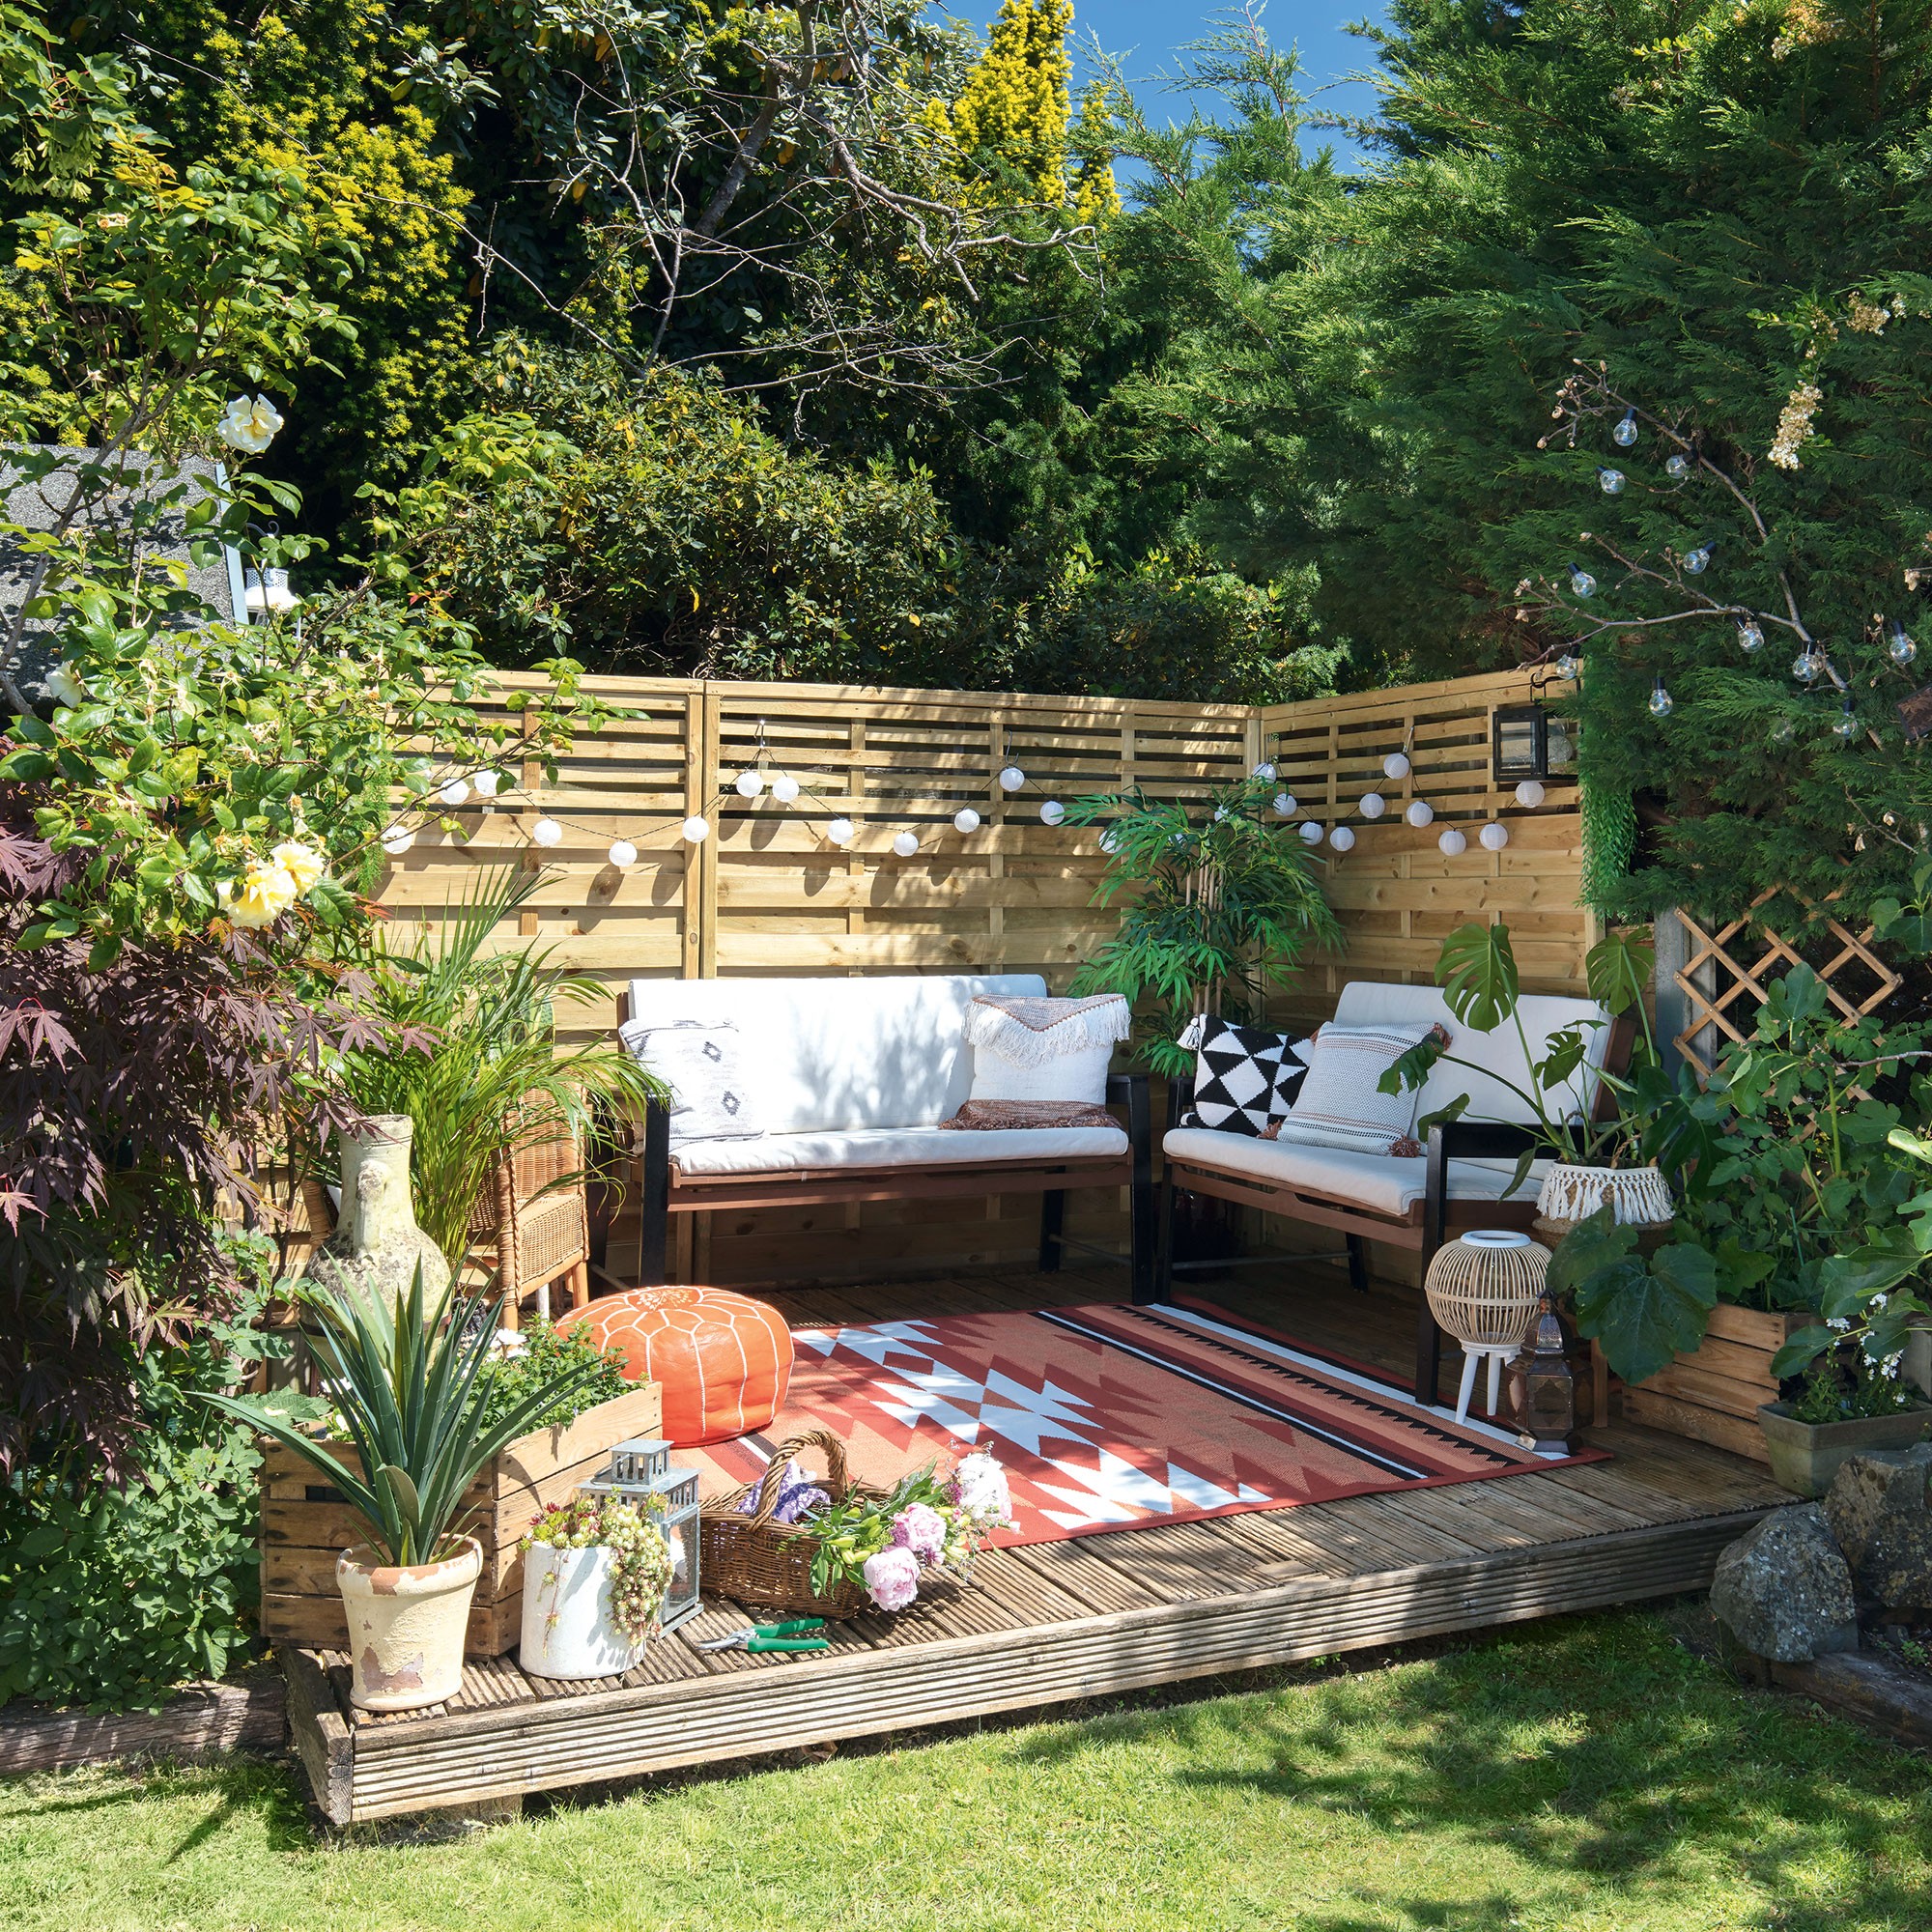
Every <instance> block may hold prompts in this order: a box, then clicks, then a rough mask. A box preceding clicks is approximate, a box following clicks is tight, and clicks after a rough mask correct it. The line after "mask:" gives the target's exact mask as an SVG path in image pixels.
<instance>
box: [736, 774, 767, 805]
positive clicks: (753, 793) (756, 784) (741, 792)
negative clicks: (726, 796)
mask: <svg viewBox="0 0 1932 1932" xmlns="http://www.w3.org/2000/svg"><path fill="white" fill-rule="evenodd" d="M764 788H765V775H764V773H762V772H760V771H757V770H755V769H753V770H751V771H743V772H740V773H739V774H738V777H737V779H736V781H734V782H733V784H732V786H731V789H732V790H733V791H735V792H736V793H737V794H738V796H739V797H740V798H756V797H757V796H758V794H759V793H760V792H761V791H763V790H764Z"/></svg>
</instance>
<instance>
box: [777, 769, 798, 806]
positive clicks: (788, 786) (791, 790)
mask: <svg viewBox="0 0 1932 1932" xmlns="http://www.w3.org/2000/svg"><path fill="white" fill-rule="evenodd" d="M772 796H773V797H774V798H775V799H777V800H778V802H779V803H780V804H781V805H790V804H791V803H792V802H793V801H794V800H795V799H796V798H797V797H798V781H797V780H796V779H795V778H792V777H790V776H789V775H788V774H786V773H783V772H781V773H780V774H779V776H778V777H777V778H775V779H774V780H773V781H772Z"/></svg>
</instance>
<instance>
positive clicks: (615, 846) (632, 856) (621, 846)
mask: <svg viewBox="0 0 1932 1932" xmlns="http://www.w3.org/2000/svg"><path fill="white" fill-rule="evenodd" d="M610 858H611V865H613V866H615V867H616V868H617V869H618V871H620V872H621V871H623V870H624V869H625V868H626V867H630V866H635V865H636V864H637V863H638V848H637V847H636V846H635V845H633V844H632V843H631V841H630V840H629V839H628V838H613V839H611V853H610Z"/></svg>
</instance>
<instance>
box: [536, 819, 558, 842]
mask: <svg viewBox="0 0 1932 1932" xmlns="http://www.w3.org/2000/svg"><path fill="white" fill-rule="evenodd" d="M530 837H531V838H534V839H535V840H536V842H537V843H538V844H539V845H561V844H562V843H563V827H562V826H560V825H559V824H558V823H557V822H556V820H555V819H554V818H540V819H538V820H537V822H536V823H535V824H534V825H532V826H531V827H530Z"/></svg>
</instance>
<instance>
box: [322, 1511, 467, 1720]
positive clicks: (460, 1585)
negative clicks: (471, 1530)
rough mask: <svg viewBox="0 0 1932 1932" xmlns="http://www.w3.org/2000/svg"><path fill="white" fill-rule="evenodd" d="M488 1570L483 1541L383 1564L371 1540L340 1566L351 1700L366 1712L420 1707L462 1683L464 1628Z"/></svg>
mask: <svg viewBox="0 0 1932 1932" xmlns="http://www.w3.org/2000/svg"><path fill="white" fill-rule="evenodd" d="M482 1568H483V1546H482V1545H481V1544H479V1543H478V1542H477V1541H476V1539H475V1538H474V1537H473V1536H466V1537H461V1538H459V1539H458V1548H457V1552H456V1554H455V1555H454V1556H445V1557H443V1558H442V1559H441V1560H440V1561H439V1562H436V1563H412V1564H408V1565H406V1566H403V1565H397V1564H393V1563H383V1562H380V1561H378V1560H377V1557H376V1552H375V1551H374V1550H373V1549H371V1548H369V1547H368V1545H367V1544H358V1545H356V1547H355V1548H354V1549H345V1550H344V1551H343V1552H342V1554H341V1555H340V1556H339V1557H337V1559H336V1563H335V1582H336V1587H337V1588H338V1589H339V1590H340V1591H341V1592H342V1607H343V1610H344V1612H345V1613H346V1614H347V1616H348V1619H349V1657H350V1662H351V1664H352V1666H353V1676H352V1681H351V1685H350V1690H349V1698H350V1702H351V1703H353V1704H355V1705H356V1706H358V1707H359V1708H360V1709H362V1710H364V1711H414V1710H418V1709H420V1708H421V1707H422V1706H423V1705H425V1704H440V1703H442V1702H443V1701H444V1700H445V1699H447V1698H450V1697H454V1696H455V1695H456V1693H457V1692H458V1691H459V1690H461V1689H462V1688H463V1633H464V1629H465V1626H466V1625H467V1624H468V1623H469V1598H470V1595H471V1593H472V1592H473V1591H474V1590H475V1588H476V1577H477V1575H478V1573H479V1572H480V1571H481V1570H482Z"/></svg>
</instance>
